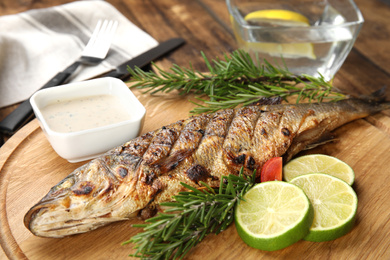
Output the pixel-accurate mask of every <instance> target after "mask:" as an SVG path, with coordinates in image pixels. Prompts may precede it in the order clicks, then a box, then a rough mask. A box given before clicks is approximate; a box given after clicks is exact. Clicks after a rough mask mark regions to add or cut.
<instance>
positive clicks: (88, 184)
mask: <svg viewBox="0 0 390 260" xmlns="http://www.w3.org/2000/svg"><path fill="white" fill-rule="evenodd" d="M95 165H96V164H95ZM85 171H88V172H87V173H86V172H85ZM99 172H101V169H100V168H99V167H98V166H96V167H88V168H87V167H82V168H80V169H78V170H76V171H75V172H73V173H72V174H70V175H68V176H67V177H66V178H65V179H63V180H62V181H61V182H60V183H58V184H57V185H55V186H54V187H53V188H51V190H50V191H49V192H48V193H47V195H46V196H45V197H43V198H42V199H41V200H40V201H39V202H38V203H37V204H36V205H34V206H33V207H32V208H31V209H30V210H29V211H28V212H27V214H26V215H25V217H24V224H25V226H26V227H27V228H28V229H29V230H31V232H32V233H33V234H35V235H37V236H41V237H63V236H67V235H69V234H77V233H84V232H87V231H90V230H93V229H96V228H98V227H100V226H103V225H106V224H107V223H110V222H114V221H119V220H123V219H124V218H123V217H116V216H115V214H114V211H115V209H117V208H120V207H122V202H123V199H124V197H123V195H121V194H125V193H121V192H120V190H119V192H118V189H122V188H125V187H124V186H122V187H120V185H118V183H117V180H116V179H115V178H113V177H112V176H111V177H110V176H108V175H107V174H99ZM126 219H127V218H126Z"/></svg>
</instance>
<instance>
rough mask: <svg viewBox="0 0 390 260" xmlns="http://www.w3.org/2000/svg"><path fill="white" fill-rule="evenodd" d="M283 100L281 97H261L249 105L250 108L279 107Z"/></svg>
mask: <svg viewBox="0 0 390 260" xmlns="http://www.w3.org/2000/svg"><path fill="white" fill-rule="evenodd" d="M282 101H283V99H282V98H281V97H279V96H278V97H262V98H259V99H258V100H257V101H255V102H253V103H252V104H250V106H264V105H280V104H281V103H282Z"/></svg>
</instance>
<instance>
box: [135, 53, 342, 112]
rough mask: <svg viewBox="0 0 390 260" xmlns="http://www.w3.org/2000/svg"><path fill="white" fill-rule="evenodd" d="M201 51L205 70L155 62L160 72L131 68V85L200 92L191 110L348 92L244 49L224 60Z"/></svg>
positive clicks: (331, 96)
mask: <svg viewBox="0 0 390 260" xmlns="http://www.w3.org/2000/svg"><path fill="white" fill-rule="evenodd" d="M201 54H202V56H203V59H204V61H205V64H206V66H207V68H208V70H209V71H208V72H206V73H202V72H199V71H197V70H194V69H193V68H192V66H191V65H190V68H183V67H180V66H178V65H173V67H172V68H171V71H172V72H167V71H163V70H162V69H161V68H159V67H158V66H157V65H155V64H154V66H155V68H156V70H157V73H155V72H153V71H149V72H145V71H143V70H141V69H139V68H135V69H134V70H133V69H131V68H128V70H129V72H130V73H131V75H132V79H131V80H130V81H131V82H135V84H134V85H133V86H132V87H134V88H140V89H145V90H146V91H145V92H146V93H151V94H154V93H158V92H171V91H173V90H178V91H179V94H181V95H183V94H187V93H190V92H193V93H195V94H197V95H198V96H197V99H198V101H197V102H195V101H191V102H193V103H194V104H196V105H197V106H198V107H196V108H195V109H194V110H192V111H191V112H192V113H203V112H215V111H216V110H219V109H224V108H234V107H237V106H241V105H242V106H246V105H249V104H252V103H255V102H257V101H258V100H259V99H261V98H264V97H281V98H282V99H284V100H286V101H287V98H289V97H295V98H296V102H297V103H298V102H300V101H302V100H304V99H308V100H309V102H311V101H313V100H316V101H318V102H322V101H323V100H324V99H328V100H330V101H337V100H340V99H344V98H346V95H344V94H342V93H340V92H339V91H334V90H333V86H332V85H331V84H330V83H328V82H326V81H325V79H324V78H323V77H322V76H321V77H319V78H316V77H311V76H309V75H304V74H303V75H299V76H297V75H294V74H292V73H291V72H289V71H288V69H287V68H280V67H276V66H273V65H271V64H270V63H269V62H267V61H266V60H264V62H263V63H261V62H260V60H259V58H258V57H256V58H255V59H254V60H253V59H252V58H251V56H250V55H249V54H248V53H247V52H245V51H243V50H237V51H234V52H233V53H231V55H230V56H228V55H227V54H225V55H224V60H221V59H215V60H212V62H210V61H209V60H208V59H207V57H206V56H205V55H204V53H203V52H202V53H201ZM199 101H200V102H199ZM200 103H202V104H200Z"/></svg>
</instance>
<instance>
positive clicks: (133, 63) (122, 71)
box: [104, 38, 185, 79]
mask: <svg viewBox="0 0 390 260" xmlns="http://www.w3.org/2000/svg"><path fill="white" fill-rule="evenodd" d="M184 43H185V41H184V39H182V38H173V39H170V40H167V41H165V42H162V43H160V44H159V45H158V46H156V47H154V48H152V49H150V50H148V51H147V52H144V53H143V54H141V55H138V56H137V57H134V58H133V59H131V60H129V61H126V62H124V63H122V64H121V65H119V66H118V67H117V68H116V70H113V71H111V72H109V73H108V74H106V75H104V76H105V77H114V78H119V79H123V78H125V77H127V76H129V75H130V73H129V72H128V70H127V67H130V68H131V69H134V68H135V67H138V68H142V67H144V66H146V65H148V64H149V63H150V62H151V61H153V60H155V59H157V58H159V57H161V56H162V55H164V54H166V53H168V52H170V51H172V50H174V49H176V48H177V47H179V46H181V45H183V44H184Z"/></svg>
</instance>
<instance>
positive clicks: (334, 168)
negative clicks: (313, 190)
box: [283, 154, 355, 185]
mask: <svg viewBox="0 0 390 260" xmlns="http://www.w3.org/2000/svg"><path fill="white" fill-rule="evenodd" d="M313 172H322V173H327V174H330V175H332V176H335V177H337V178H340V179H342V180H343V181H345V182H346V183H348V184H349V185H352V184H353V182H354V181H355V173H354V171H353V169H352V168H351V167H350V166H349V165H348V164H346V163H345V162H343V161H341V160H339V159H337V158H335V157H333V156H329V155H324V154H310V155H306V156H301V157H297V158H295V159H293V160H291V161H290V162H288V163H287V164H286V165H285V166H284V167H283V178H284V179H285V180H286V181H291V180H292V179H293V178H295V177H297V176H299V175H303V174H308V173H313Z"/></svg>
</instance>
